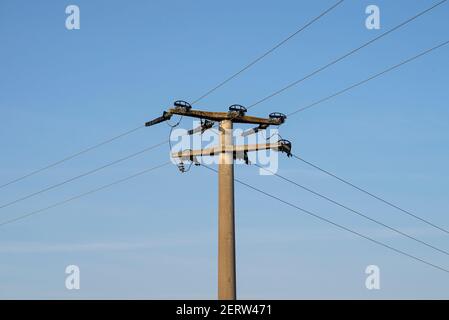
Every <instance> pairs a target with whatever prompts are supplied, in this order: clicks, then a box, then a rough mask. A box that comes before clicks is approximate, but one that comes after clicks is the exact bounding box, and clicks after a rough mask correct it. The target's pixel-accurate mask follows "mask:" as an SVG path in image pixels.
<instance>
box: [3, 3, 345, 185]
mask: <svg viewBox="0 0 449 320" xmlns="http://www.w3.org/2000/svg"><path fill="white" fill-rule="evenodd" d="M343 1H344V0H340V1H337V2H336V3H335V4H334V5H332V6H331V7H330V8H328V9H327V10H325V11H324V12H322V13H321V14H320V15H318V16H317V17H315V18H313V19H312V20H311V21H309V22H308V23H307V24H305V25H304V26H302V27H301V28H300V29H298V30H296V31H295V32H294V33H292V34H291V35H290V36H288V37H287V38H285V39H284V40H282V41H281V42H279V43H278V44H276V45H275V46H274V47H273V48H271V49H269V50H268V51H267V52H265V53H264V54H262V55H261V56H259V57H258V58H256V59H255V60H253V61H252V62H250V63H249V64H247V65H246V66H245V67H243V68H242V69H240V70H239V71H237V72H236V73H234V74H233V75H231V76H230V77H228V78H226V79H225V80H224V81H222V82H221V83H219V84H218V85H217V86H215V87H214V88H212V89H210V90H209V91H207V92H206V93H204V94H203V95H202V96H200V97H199V98H197V99H196V100H195V101H194V102H193V103H197V102H199V101H200V100H202V99H204V98H205V97H206V96H208V95H210V94H211V93H212V92H214V91H216V90H217V89H219V88H221V87H222V86H223V85H225V84H226V83H228V82H229V81H231V80H232V79H234V78H235V77H237V76H238V75H240V74H241V73H243V72H244V71H246V70H248V69H249V68H251V67H252V66H253V65H255V64H256V63H257V62H259V61H260V60H262V59H263V58H265V57H266V56H268V55H269V54H271V53H272V52H273V51H275V50H276V49H278V48H279V47H281V46H282V45H283V44H285V43H286V42H287V41H289V40H290V39H292V38H293V37H295V36H296V35H297V34H299V33H300V32H302V31H303V30H305V29H306V28H308V27H309V26H310V25H312V24H313V23H314V22H316V21H317V20H319V19H320V18H322V17H323V16H325V15H326V14H327V13H329V12H330V11H332V10H333V9H335V8H336V7H337V6H339V5H340V4H341V3H343ZM143 127H145V126H144V125H139V126H138V127H136V128H133V129H131V130H129V131H126V132H124V133H121V134H119V135H117V136H114V137H112V138H110V139H107V140H105V141H102V142H100V143H98V144H95V145H93V146H90V147H88V148H86V149H83V150H81V151H79V152H77V153H74V154H72V155H70V156H68V157H66V158H63V159H61V160H58V161H56V162H53V163H51V164H49V165H47V166H45V167H42V168H40V169H37V170H35V171H32V172H30V173H28V174H25V175H23V176H21V177H18V178H15V179H13V180H11V181H9V182H7V183H4V184H2V185H0V189H2V188H4V187H6V186H9V185H11V184H14V183H16V182H19V181H22V180H24V179H26V178H29V177H31V176H34V175H35V174H38V173H40V172H42V171H45V170H48V169H51V168H53V167H55V166H57V165H59V164H62V163H64V162H66V161H68V160H71V159H73V158H75V157H78V156H80V155H82V154H84V153H87V152H89V151H92V150H94V149H97V148H99V147H101V146H103V145H105V144H108V143H110V142H113V141H115V140H117V139H119V138H122V137H124V136H127V135H129V134H131V133H133V132H135V131H137V130H139V129H141V128H143Z"/></svg>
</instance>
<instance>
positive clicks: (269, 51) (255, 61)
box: [192, 0, 344, 104]
mask: <svg viewBox="0 0 449 320" xmlns="http://www.w3.org/2000/svg"><path fill="white" fill-rule="evenodd" d="M343 1H344V0H340V1H337V2H336V3H335V4H334V5H332V6H331V7H329V8H328V9H326V10H325V11H323V12H322V13H320V14H319V15H318V16H316V17H315V18H313V19H312V20H310V21H309V22H307V23H306V24H305V25H303V26H302V27H300V28H299V29H298V30H296V31H295V32H294V33H292V34H291V35H289V36H288V37H287V38H285V39H284V40H282V41H281V42H279V43H278V44H276V45H275V46H274V47H272V48H271V49H269V50H268V51H266V52H265V53H263V54H262V55H261V56H259V57H257V58H256V59H254V60H253V61H251V62H250V63H248V64H247V65H246V66H244V67H243V68H242V69H240V70H239V71H237V72H236V73H234V74H232V75H231V76H230V77H228V78H226V79H225V80H223V81H222V82H220V83H219V84H218V85H216V86H215V87H213V88H212V89H210V90H209V91H207V92H206V93H204V94H203V95H202V96H200V97H199V98H197V99H196V100H194V101H193V102H192V104H195V103H197V102H199V101H200V100H203V99H204V98H205V97H207V96H208V95H210V94H211V93H212V92H214V91H215V90H217V89H219V88H221V87H222V86H224V85H225V84H226V83H228V82H229V81H231V80H232V79H234V78H236V77H237V76H238V75H240V74H241V73H243V72H244V71H246V70H248V69H249V68H251V67H252V66H253V65H255V64H256V63H258V62H259V61H260V60H262V59H263V58H265V57H266V56H268V55H269V54H270V53H272V52H273V51H275V50H276V49H278V48H279V47H281V46H282V45H283V44H285V43H286V42H287V41H289V40H290V39H292V38H293V37H295V36H296V35H297V34H299V33H300V32H302V31H303V30H305V29H307V28H308V27H309V26H311V25H312V24H313V23H314V22H316V21H318V20H319V19H320V18H322V17H323V16H325V15H326V14H328V13H329V12H331V11H332V10H333V9H335V8H336V7H337V6H339V5H340V4H342V3H343Z"/></svg>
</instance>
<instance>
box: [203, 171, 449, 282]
mask: <svg viewBox="0 0 449 320" xmlns="http://www.w3.org/2000/svg"><path fill="white" fill-rule="evenodd" d="M202 166H203V167H205V168H207V169H209V170H211V171H214V172H216V173H217V172H218V171H217V170H215V169H214V168H211V167H208V166H206V165H202ZM234 180H235V181H236V182H238V183H239V184H241V185H244V186H246V187H247V188H250V189H252V190H254V191H257V192H259V193H261V194H263V195H266V196H267V197H270V198H272V199H275V200H277V201H279V202H282V203H284V204H286V205H288V206H290V207H292V208H294V209H296V210H299V211H300V212H302V213H305V214H307V215H309V216H312V217H315V218H317V219H319V220H321V221H324V222H326V223H328V224H331V225H333V226H335V227H338V228H339V229H342V230H345V231H347V232H350V233H352V234H355V235H357V236H359V237H361V238H364V239H366V240H368V241H370V242H373V243H375V244H377V245H380V246H382V247H384V248H387V249H389V250H391V251H394V252H396V253H399V254H401V255H404V256H406V257H409V258H411V259H413V260H415V261H419V262H421V263H424V264H426V265H428V266H431V267H433V268H435V269H438V270H440V271H443V272H446V273H449V270H448V269H445V268H444V267H440V266H438V265H436V264H433V263H431V262H428V261H426V260H424V259H421V258H419V257H417V256H414V255H412V254H409V253H407V252H405V251H402V250H400V249H396V248H395V247H392V246H390V245H388V244H385V243H383V242H381V241H378V240H376V239H373V238H371V237H369V236H366V235H364V234H362V233H360V232H357V231H355V230H352V229H350V228H348V227H345V226H343V225H341V224H338V223H336V222H334V221H332V220H329V219H327V218H324V217H322V216H320V215H318V214H316V213H314V212H311V211H309V210H306V209H303V208H301V207H299V206H296V205H294V204H292V203H291V202H288V201H285V200H283V199H281V198H279V197H277V196H275V195H272V194H270V193H268V192H266V191H263V190H261V189H259V188H256V187H254V186H252V185H250V184H248V183H246V182H244V181H242V180H240V179H237V178H234Z"/></svg>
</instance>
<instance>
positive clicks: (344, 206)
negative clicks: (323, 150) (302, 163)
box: [255, 164, 449, 256]
mask: <svg viewBox="0 0 449 320" xmlns="http://www.w3.org/2000/svg"><path fill="white" fill-rule="evenodd" d="M255 166H256V167H258V168H260V169H263V170H265V171H267V172H269V173H271V174H273V175H275V176H276V177H278V178H281V179H282V180H284V181H286V182H288V183H291V184H293V185H295V186H297V187H299V188H301V189H303V190H306V191H307V192H310V193H312V194H314V195H316V196H318V197H320V198H322V199H325V200H326V201H329V202H331V203H333V204H335V205H337V206H339V207H341V208H343V209H345V210H348V211H350V212H352V213H354V214H356V215H358V216H360V217H362V218H364V219H366V220H369V221H371V222H374V223H376V224H377V225H380V226H382V227H384V228H387V229H389V230H391V231H393V232H396V233H397V234H400V235H402V236H405V237H407V238H409V239H411V240H414V241H416V242H418V243H421V244H423V245H425V246H426V247H428V248H431V249H434V250H436V251H438V252H441V253H443V254H445V255H447V256H449V252H448V251H446V250H444V249H440V248H438V247H436V246H434V245H432V244H430V243H427V242H425V241H423V240H420V239H418V238H415V237H413V236H412V235H409V234H408V233H406V232H403V231H401V230H399V229H396V228H394V227H391V226H389V225H387V224H386V223H383V222H381V221H379V220H376V219H374V218H371V217H369V216H367V215H366V214H363V213H362V212H360V211H357V210H354V209H352V208H350V207H348V206H346V205H344V204H342V203H340V202H338V201H335V200H333V199H331V198H329V197H327V196H325V195H322V194H321V193H319V192H317V191H314V190H312V189H310V188H307V187H305V186H303V185H301V184H299V183H297V182H295V181H293V180H291V179H289V178H287V177H285V176H282V175H280V174H278V173H276V172H274V171H272V170H270V169H267V168H264V167H262V166H260V165H258V164H255Z"/></svg>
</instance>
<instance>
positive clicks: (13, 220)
mask: <svg viewBox="0 0 449 320" xmlns="http://www.w3.org/2000/svg"><path fill="white" fill-rule="evenodd" d="M168 164H170V161H168V162H165V163H163V164H161V165H158V166H155V167H152V168H149V169H146V170H143V171H140V172H138V173H135V174H133V175H131V176H128V177H125V178H123V179H120V180H116V181H114V182H112V183H109V184H106V185H104V186H101V187H99V188H96V189H93V190H90V191H88V192H84V193H81V194H79V195H77V196H74V197H71V198H68V199H66V200H63V201H60V202H57V203H55V204H53V205H51V206H48V207H45V208H42V209H39V210H35V211H32V212H29V213H27V214H24V215H21V216H19V217H16V218H13V219H10V220H6V221H3V222H1V223H0V227H1V226H4V225H7V224H10V223H13V222H16V221H19V220H22V219H25V218H28V217H30V216H33V215H36V214H39V213H42V212H44V211H47V210H50V209H52V208H55V207H58V206H61V205H63V204H66V203H68V202H70V201H73V200H76V199H79V198H82V197H85V196H87V195H90V194H93V193H96V192H98V191H101V190H104V189H106V188H109V187H112V186H114V185H116V184H119V183H122V182H125V181H128V180H130V179H133V178H136V177H138V176H141V175H143V174H145V173H148V172H150V171H153V170H156V169H159V168H162V167H164V166H166V165H168Z"/></svg>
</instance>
